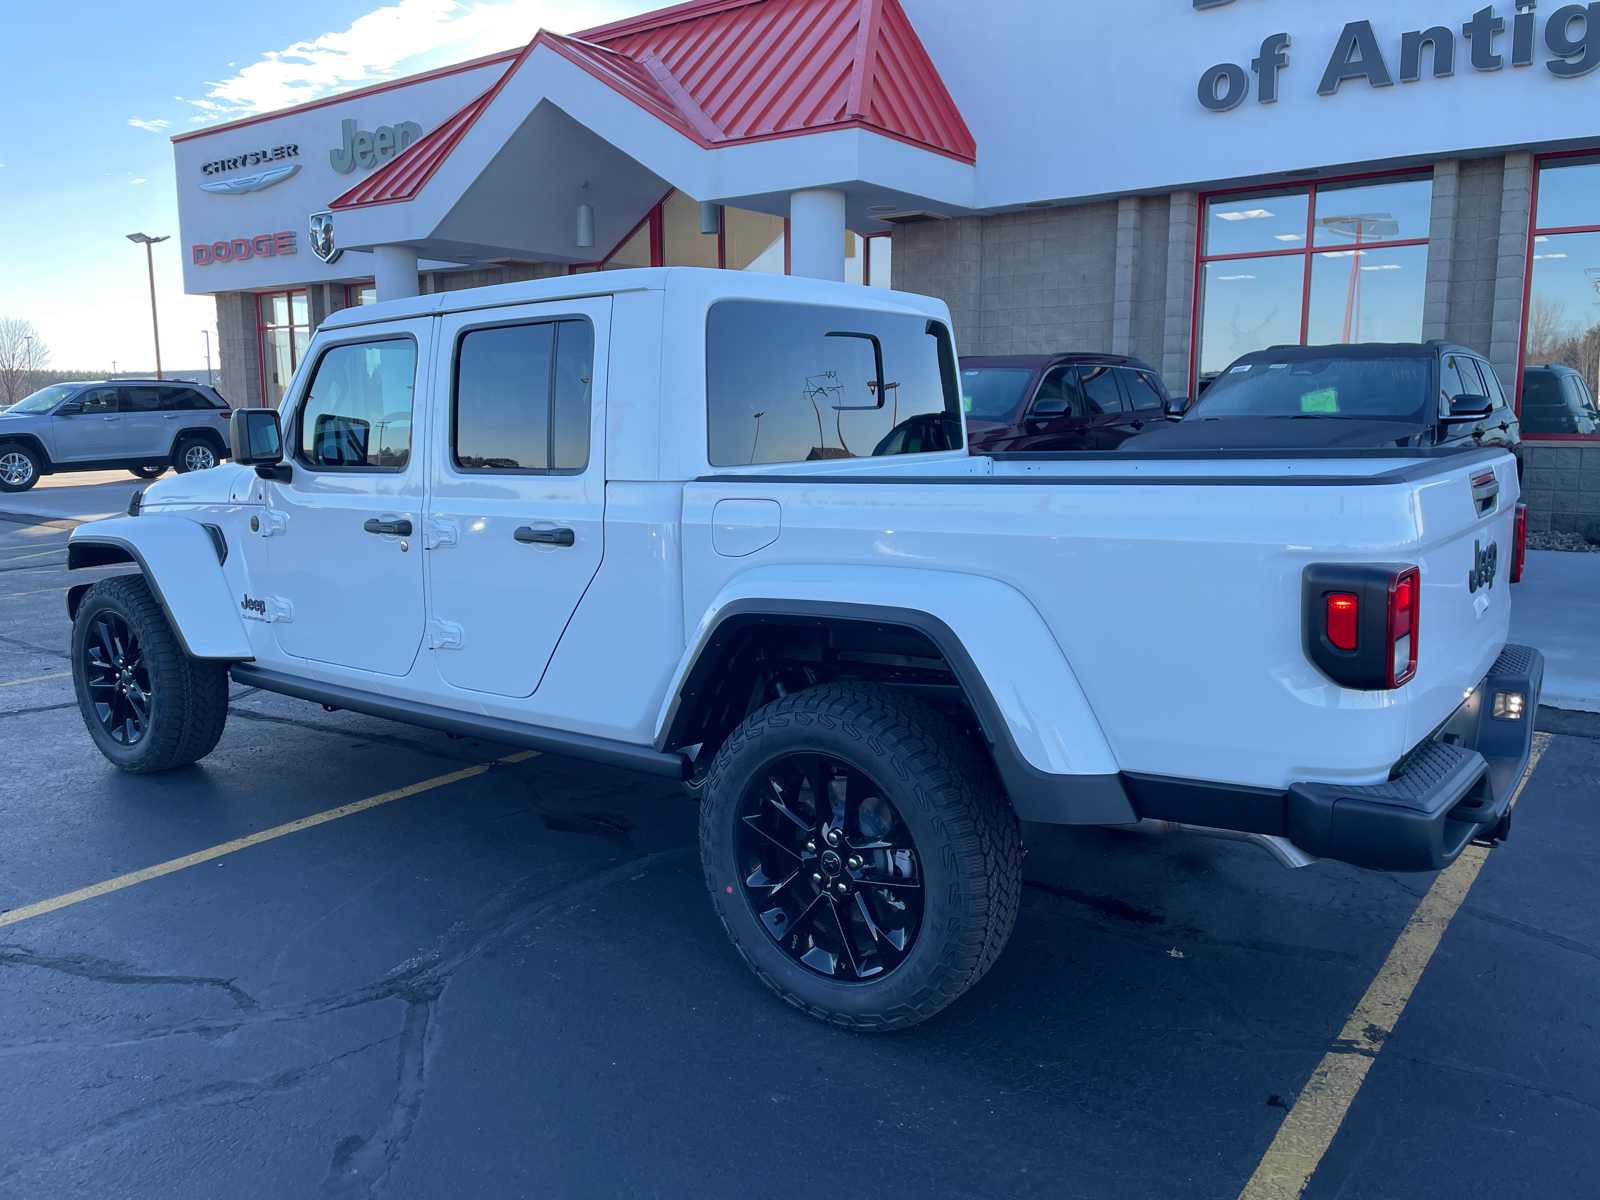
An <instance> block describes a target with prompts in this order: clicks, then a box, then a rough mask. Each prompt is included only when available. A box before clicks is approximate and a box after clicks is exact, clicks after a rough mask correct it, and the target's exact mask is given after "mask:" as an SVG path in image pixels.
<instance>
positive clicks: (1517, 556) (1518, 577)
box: [1511, 504, 1528, 583]
mask: <svg viewBox="0 0 1600 1200" xmlns="http://www.w3.org/2000/svg"><path fill="white" fill-rule="evenodd" d="M1527 557H1528V506H1527V505H1526V504H1519V505H1517V510H1516V516H1515V517H1513V518H1512V524H1511V582H1512V583H1521V582H1522V564H1523V562H1524V561H1525V560H1526V559H1527Z"/></svg>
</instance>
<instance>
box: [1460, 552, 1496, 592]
mask: <svg viewBox="0 0 1600 1200" xmlns="http://www.w3.org/2000/svg"><path fill="white" fill-rule="evenodd" d="M1499 563H1500V543H1499V542H1490V543H1489V548H1488V549H1487V550H1484V549H1482V548H1481V547H1480V546H1479V545H1478V543H1477V542H1473V543H1472V570H1470V571H1468V572H1467V591H1468V592H1475V591H1477V590H1478V589H1479V588H1492V587H1493V586H1494V573H1495V568H1496V567H1497V566H1498V565H1499Z"/></svg>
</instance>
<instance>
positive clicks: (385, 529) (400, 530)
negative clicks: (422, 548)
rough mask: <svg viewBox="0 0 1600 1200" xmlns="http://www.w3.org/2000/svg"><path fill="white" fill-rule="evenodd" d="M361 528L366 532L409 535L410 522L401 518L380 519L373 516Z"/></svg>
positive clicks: (397, 535) (399, 535)
mask: <svg viewBox="0 0 1600 1200" xmlns="http://www.w3.org/2000/svg"><path fill="white" fill-rule="evenodd" d="M361 528H363V529H365V530H366V531H367V532H368V533H392V534H394V536H396V537H410V536H411V522H410V521H407V520H405V519H403V518H402V519H401V520H398V521H380V520H378V518H376V517H373V518H372V519H371V520H370V521H368V522H367V523H366V524H365V525H363V526H362V527H361Z"/></svg>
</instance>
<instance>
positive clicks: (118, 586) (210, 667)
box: [72, 575, 228, 775]
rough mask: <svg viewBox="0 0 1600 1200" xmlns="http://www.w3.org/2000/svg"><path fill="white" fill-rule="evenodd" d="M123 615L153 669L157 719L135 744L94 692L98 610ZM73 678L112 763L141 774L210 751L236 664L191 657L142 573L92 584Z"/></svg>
mask: <svg viewBox="0 0 1600 1200" xmlns="http://www.w3.org/2000/svg"><path fill="white" fill-rule="evenodd" d="M106 612H111V613H114V614H116V615H117V616H119V617H121V619H122V620H123V621H125V622H126V623H127V625H128V627H129V629H130V630H131V631H132V633H133V635H134V636H135V637H136V638H137V639H138V642H139V646H140V650H141V652H142V655H143V658H144V661H145V663H146V669H147V670H148V672H149V682H150V693H149V694H150V701H149V714H150V715H149V723H148V728H147V729H146V731H145V733H144V735H143V736H142V737H141V738H140V739H139V740H138V741H137V742H136V743H134V744H133V745H131V746H129V745H123V744H122V743H120V742H118V741H116V740H115V739H114V738H112V737H111V735H110V734H109V733H107V732H106V729H105V727H104V726H103V725H102V723H101V721H100V718H99V716H98V714H97V713H96V711H95V707H94V702H93V701H92V700H91V699H90V689H89V686H88V679H87V675H88V671H89V661H88V647H87V642H88V639H89V636H90V631H91V629H92V628H93V625H94V621H95V618H96V617H97V616H98V615H100V614H102V613H106ZM72 683H73V687H74V689H75V690H76V692H77V695H78V710H79V712H81V713H82V715H83V723H84V725H85V726H87V727H88V730H89V736H90V737H92V738H93V739H94V743H95V745H96V746H98V747H99V748H100V753H102V754H104V755H105V756H106V758H107V759H108V760H110V762H111V763H112V764H114V765H115V766H117V767H120V768H121V769H122V770H124V771H128V772H130V773H132V774H135V775H148V774H150V773H152V772H155V771H169V770H171V769H172V768H173V767H182V766H187V765H188V764H189V763H192V762H197V761H198V760H200V759H202V758H204V757H205V756H206V755H208V754H210V753H211V751H212V750H214V749H215V748H216V745H217V742H218V741H219V740H220V739H221V737H222V730H223V726H224V725H226V724H227V721H228V664H227V663H225V662H215V661H212V660H209V659H199V658H191V657H189V655H188V654H187V653H186V652H185V651H184V649H183V646H182V645H181V644H180V643H179V641H178V638H177V635H176V634H175V633H174V632H173V630H172V626H171V625H170V624H169V623H168V621H167V616H166V613H165V612H163V611H162V608H161V605H160V604H159V603H158V602H157V601H156V598H155V596H154V595H153V594H152V593H151V591H150V585H149V584H148V583H146V582H145V580H144V577H143V576H141V575H117V576H114V577H112V578H110V579H102V580H101V581H100V582H99V583H97V584H95V585H94V586H93V587H91V588H90V589H89V590H88V591H87V592H86V593H85V594H84V597H83V600H82V601H81V602H80V603H79V605H78V615H77V617H76V618H75V619H74V621H73V623H72Z"/></svg>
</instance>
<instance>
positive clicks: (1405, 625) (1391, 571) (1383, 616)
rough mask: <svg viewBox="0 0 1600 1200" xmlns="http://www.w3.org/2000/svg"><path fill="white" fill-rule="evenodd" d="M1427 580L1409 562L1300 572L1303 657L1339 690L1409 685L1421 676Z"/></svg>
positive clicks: (1336, 565) (1345, 565)
mask: <svg viewBox="0 0 1600 1200" xmlns="http://www.w3.org/2000/svg"><path fill="white" fill-rule="evenodd" d="M1421 584H1422V577H1421V573H1420V572H1419V571H1418V570H1417V568H1416V567H1414V566H1411V565H1409V564H1406V563H1313V564H1311V565H1310V566H1308V567H1307V568H1306V569H1305V573H1304V575H1303V577H1302V584H1301V589H1302V597H1303V601H1302V612H1303V614H1304V615H1303V617H1302V622H1303V625H1302V629H1303V633H1304V638H1303V640H1304V646H1305V652H1306V657H1307V658H1308V659H1310V661H1311V662H1312V663H1313V664H1314V665H1315V666H1316V668H1317V669H1318V670H1319V671H1321V672H1322V673H1323V674H1324V675H1326V676H1327V677H1328V678H1329V679H1331V680H1332V681H1333V682H1334V683H1336V684H1338V685H1339V686H1340V687H1346V688H1352V689H1356V690H1359V691H1365V692H1377V691H1384V690H1387V689H1390V688H1398V687H1403V686H1405V684H1406V683H1408V682H1409V681H1410V680H1411V679H1412V677H1414V676H1415V675H1416V673H1417V618H1418V615H1419V610H1420V608H1421V603H1422V592H1421Z"/></svg>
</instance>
